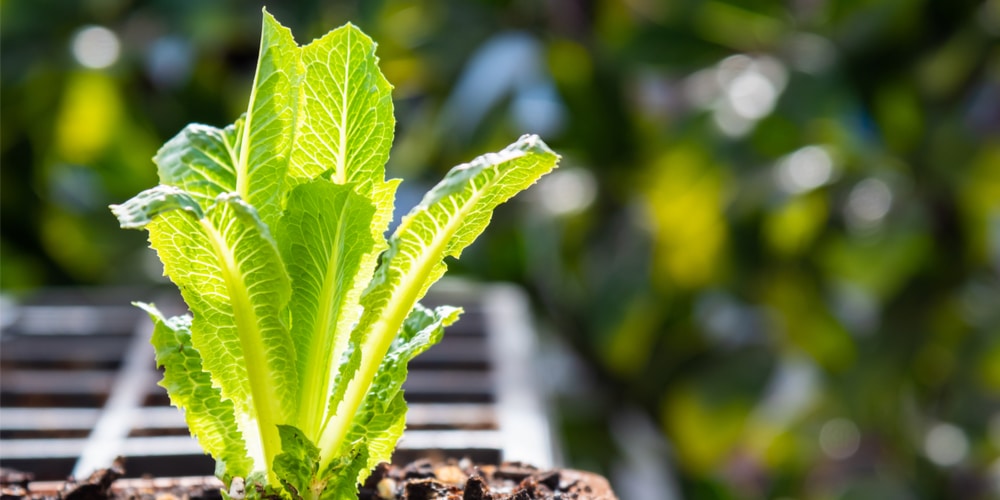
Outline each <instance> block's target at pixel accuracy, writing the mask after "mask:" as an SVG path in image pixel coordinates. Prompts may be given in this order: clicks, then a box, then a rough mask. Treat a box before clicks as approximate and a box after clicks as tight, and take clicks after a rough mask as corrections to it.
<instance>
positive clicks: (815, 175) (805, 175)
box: [775, 146, 833, 194]
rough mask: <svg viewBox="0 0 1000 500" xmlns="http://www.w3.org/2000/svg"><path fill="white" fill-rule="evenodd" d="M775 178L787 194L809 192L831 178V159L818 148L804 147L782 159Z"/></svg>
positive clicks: (823, 150) (824, 151) (828, 154)
mask: <svg viewBox="0 0 1000 500" xmlns="http://www.w3.org/2000/svg"><path fill="white" fill-rule="evenodd" d="M775 176H776V177H777V181H778V184H779V185H780V186H781V188H782V189H783V190H785V191H786V192H788V193H792V194H794V193H801V192H805V191H809V190H811V189H815V188H818V187H820V186H822V185H824V184H826V183H827V182H829V181H830V179H831V178H832V177H833V158H831V157H830V153H828V152H827V151H826V150H825V149H823V148H822V147H820V146H806V147H804V148H802V149H799V150H798V151H795V152H794V153H792V154H790V155H788V156H786V157H785V158H782V159H781V160H780V161H779V162H778V164H777V166H776V171H775Z"/></svg>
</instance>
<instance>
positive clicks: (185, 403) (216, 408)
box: [135, 302, 253, 477]
mask: <svg viewBox="0 0 1000 500" xmlns="http://www.w3.org/2000/svg"><path fill="white" fill-rule="evenodd" d="M135 305H136V306H138V307H140V308H142V309H143V310H144V311H146V312H147V313H148V314H149V317H150V319H152V321H153V337H152V339H151V341H152V344H153V348H154V349H155V350H156V365H157V366H159V367H162V368H163V379H162V380H161V381H160V384H159V385H160V386H161V387H163V388H164V389H166V390H167V395H168V396H170V403H171V404H173V405H174V406H176V407H178V408H181V409H183V410H184V420H185V421H186V422H187V425H188V428H189V429H190V430H191V434H192V435H193V436H195V437H196V438H198V444H200V445H201V447H202V448H204V449H205V451H206V452H208V453H210V454H211V455H212V456H213V457H215V459H216V460H217V461H220V462H223V463H224V464H225V467H226V470H227V471H228V472H229V474H231V475H238V476H242V477H246V475H247V474H249V473H250V471H251V469H252V467H253V461H252V460H251V459H250V457H249V456H247V450H246V445H245V444H244V442H243V437H242V435H241V434H240V432H239V428H238V427H237V425H236V417H235V411H234V409H233V403H232V401H229V400H225V399H222V393H221V392H220V391H219V388H218V387H213V386H212V378H211V375H209V374H208V373H207V372H205V371H204V370H202V363H201V355H200V354H199V353H198V351H197V350H195V349H194V347H193V346H192V345H191V317H190V316H175V317H172V318H169V319H167V318H165V317H164V316H163V314H162V313H161V312H160V311H159V310H158V309H157V308H156V306H154V305H152V304H143V303H138V302H137V303H135Z"/></svg>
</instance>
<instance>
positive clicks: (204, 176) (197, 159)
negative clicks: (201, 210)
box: [153, 120, 243, 201]
mask: <svg viewBox="0 0 1000 500" xmlns="http://www.w3.org/2000/svg"><path fill="white" fill-rule="evenodd" d="M242 127H243V121H242V120H239V121H237V122H236V124H235V125H230V126H228V127H226V128H225V129H218V128H215V127H210V126H208V125H201V124H198V123H192V124H190V125H188V126H187V127H184V130H181V131H180V133H178V134H177V135H176V136H174V137H173V138H172V139H170V140H169V141H167V143H166V144H164V145H163V147H161V148H160V150H159V151H157V153H156V156H155V157H154V158H153V161H154V162H156V166H157V171H158V172H159V175H160V184H163V185H167V186H174V187H178V188H180V189H183V190H184V191H185V192H187V193H189V194H191V195H192V196H195V197H197V198H199V199H202V200H205V199H207V200H208V201H211V200H214V199H215V197H216V196H219V195H220V194H222V193H229V192H233V191H235V190H236V164H237V163H238V162H239V144H240V140H241V139H240V132H241V131H242Z"/></svg>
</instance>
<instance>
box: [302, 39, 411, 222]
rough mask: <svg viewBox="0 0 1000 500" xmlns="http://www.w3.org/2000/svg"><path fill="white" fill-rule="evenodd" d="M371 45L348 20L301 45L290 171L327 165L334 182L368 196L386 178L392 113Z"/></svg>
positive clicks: (305, 173) (306, 174) (308, 173)
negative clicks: (300, 77) (300, 79)
mask: <svg viewBox="0 0 1000 500" xmlns="http://www.w3.org/2000/svg"><path fill="white" fill-rule="evenodd" d="M375 46H376V44H375V43H374V42H373V41H372V40H371V38H368V36H367V35H365V34H364V33H362V32H361V30H359V29H358V28H357V27H355V26H354V25H352V24H346V25H344V26H342V27H340V28H337V29H335V30H333V31H331V32H329V33H327V34H326V35H325V36H323V37H322V38H320V39H318V40H316V41H314V42H312V43H311V44H309V45H307V46H305V47H303V48H302V65H303V67H304V69H305V78H304V80H303V82H302V94H301V99H302V100H301V113H302V116H301V118H302V122H301V126H300V127H299V131H298V134H297V137H296V145H295V148H294V150H293V152H292V166H291V169H290V172H289V175H291V176H293V177H295V178H299V179H314V178H316V177H317V176H318V175H319V174H321V173H324V172H326V171H328V170H329V171H330V177H331V180H332V181H333V182H335V183H337V184H348V183H354V184H357V185H358V192H359V193H360V194H362V195H363V196H366V197H371V196H372V193H373V192H374V191H375V190H376V188H377V186H376V184H381V183H383V182H384V178H385V163H386V161H387V160H388V159H389V149H390V148H391V146H392V136H393V131H394V127H395V118H394V117H393V112H392V86H391V85H389V82H388V81H386V79H385V77H384V76H383V75H382V72H381V71H379V68H378V57H377V56H376V55H375ZM390 203H391V200H390Z"/></svg>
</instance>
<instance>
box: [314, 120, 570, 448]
mask: <svg viewBox="0 0 1000 500" xmlns="http://www.w3.org/2000/svg"><path fill="white" fill-rule="evenodd" d="M558 160H559V156H558V155H556V154H555V153H554V152H552V150H551V149H549V147H548V146H547V145H545V143H544V142H542V140H541V139H540V138H539V137H538V136H535V135H525V136H523V137H521V138H520V139H518V140H517V141H516V142H515V143H513V144H511V145H510V146H508V147H506V148H505V149H503V150H502V151H500V152H498V153H489V154H486V155H483V156H480V157H478V158H476V159H475V160H473V161H472V162H470V163H466V164H463V165H459V166H457V167H455V168H453V169H452V170H451V171H450V172H449V173H448V175H447V176H445V178H444V179H443V180H442V181H441V182H440V183H438V185H437V186H435V187H434V188H433V189H432V190H431V191H430V192H428V193H427V195H426V196H424V199H423V200H422V201H421V202H420V204H419V205H417V206H416V207H414V208H413V210H411V211H410V213H409V214H408V215H407V216H406V217H404V218H403V220H402V222H401V224H400V226H399V228H398V229H397V230H396V232H395V234H394V235H393V237H392V239H391V241H390V243H389V249H388V250H387V251H386V253H385V254H384V255H383V256H382V261H381V263H380V265H379V267H378V269H377V271H376V274H375V277H374V279H373V280H372V283H371V285H370V286H369V288H368V289H367V290H366V291H365V293H364V295H363V296H362V299H361V304H362V306H364V308H365V309H364V313H363V314H362V316H361V319H360V321H359V323H358V326H357V327H356V328H355V330H354V332H353V335H352V343H353V344H354V345H357V346H359V348H358V349H356V350H355V351H354V353H353V356H359V357H361V361H360V362H348V363H347V366H346V368H347V369H354V367H357V368H356V369H357V370H358V372H357V374H356V375H354V376H350V374H347V375H346V376H345V377H344V378H345V379H353V380H351V381H350V382H349V384H348V387H347V390H346V392H345V393H344V399H343V400H341V401H339V402H338V406H337V410H336V412H335V413H334V417H333V419H332V420H331V422H330V423H329V424H328V425H327V426H326V428H325V429H324V432H323V435H322V436H321V438H320V440H319V447H320V450H321V453H322V454H323V463H326V462H327V461H328V460H330V458H331V457H332V456H333V454H334V453H336V450H337V449H339V447H340V445H341V443H342V442H343V440H344V436H345V434H346V433H347V430H348V428H347V426H348V424H347V422H348V421H349V419H350V418H351V417H352V416H353V415H354V413H355V412H356V411H357V408H359V407H360V405H361V404H362V400H363V398H364V395H365V393H366V392H367V390H368V387H369V385H370V384H371V381H372V380H373V378H374V377H375V374H376V371H377V369H378V364H377V362H378V360H381V359H382V358H383V357H384V356H385V355H386V353H387V352H388V350H389V346H390V343H391V342H392V341H393V338H394V337H395V335H396V333H397V332H398V331H400V328H401V327H402V324H403V321H404V320H405V319H406V317H407V315H408V314H409V311H410V310H411V309H412V308H413V306H414V304H416V302H417V301H418V300H420V298H421V297H422V296H423V295H424V293H426V291H427V289H428V288H429V287H430V285H431V284H433V283H434V282H435V281H437V280H438V279H439V278H440V277H441V276H442V275H443V274H444V271H445V269H446V265H445V263H444V258H445V257H446V256H451V257H456V258H457V257H458V256H459V255H460V254H461V252H462V250H463V249H464V248H465V247H466V246H468V245H469V244H471V243H472V242H473V241H474V240H475V239H476V237H477V236H479V234H480V233H482V231H483V230H484V229H485V228H486V226H487V225H488V224H489V221H490V218H491V216H492V213H493V209H495V208H496V207H497V206H498V205H500V204H501V203H503V202H505V201H507V200H508V199H510V198H511V197H512V196H514V195H515V194H517V193H518V192H520V191H522V190H524V189H526V188H527V187H529V186H530V185H532V184H533V183H534V182H535V181H537V180H538V178H540V177H541V176H542V175H545V174H546V173H548V172H549V171H551V170H552V169H553V168H555V166H556V163H557V162H558Z"/></svg>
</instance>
